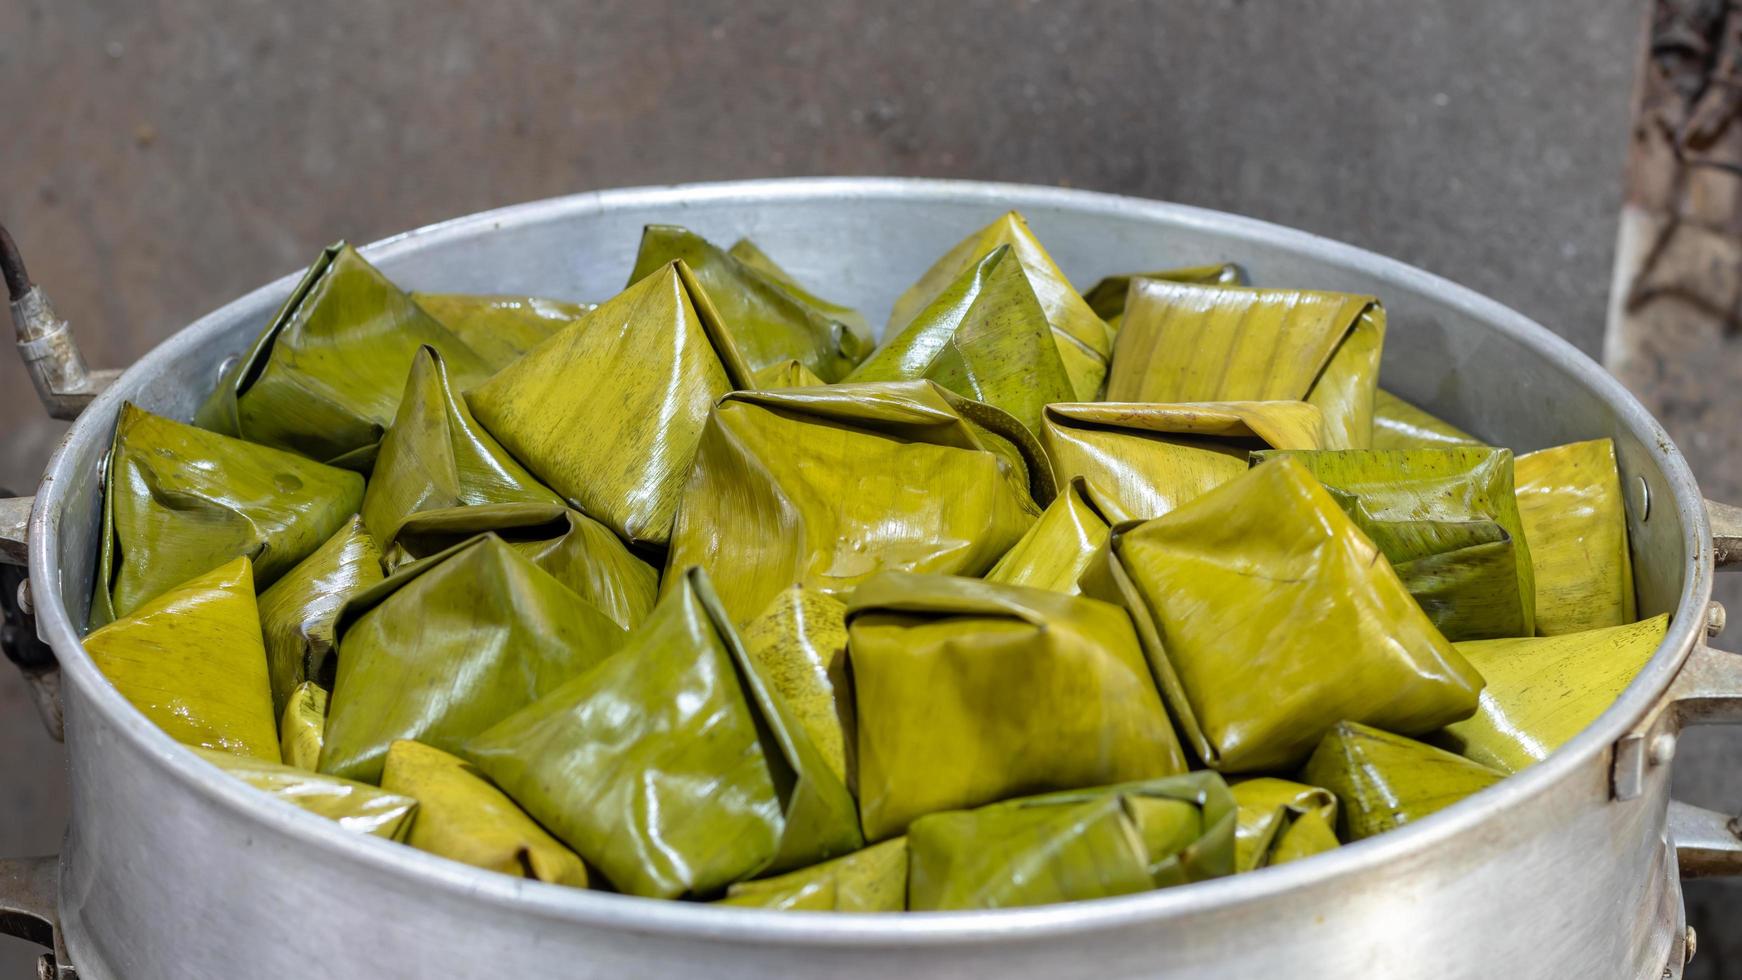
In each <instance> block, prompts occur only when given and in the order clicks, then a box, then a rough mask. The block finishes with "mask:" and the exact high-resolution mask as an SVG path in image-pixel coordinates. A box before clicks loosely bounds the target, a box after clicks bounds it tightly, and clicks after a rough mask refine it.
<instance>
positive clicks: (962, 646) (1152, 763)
mask: <svg viewBox="0 0 1742 980" xmlns="http://www.w3.org/2000/svg"><path fill="white" fill-rule="evenodd" d="M847 632H848V636H849V642H848V650H847V659H848V661H849V663H850V664H851V674H852V677H853V691H854V698H855V702H854V712H853V714H854V719H855V723H856V726H857V729H858V753H857V758H858V760H859V769H858V797H859V816H860V819H861V821H862V822H863V824H864V828H865V836H866V837H868V838H870V839H871V840H881V839H883V838H887V837H893V836H895V835H897V834H900V833H901V832H902V831H904V830H906V829H907V826H908V824H909V823H911V822H912V821H913V820H914V819H915V818H918V817H921V816H924V815H925V814H928V813H937V812H940V811H944V810H959V809H965V808H968V807H975V806H980V805H981V804H985V803H991V802H993V801H995V800H1001V799H1006V798H1009V797H1012V796H1024V795H1028V794H1031V793H1036V792H1045V791H1049V790H1066V789H1076V788H1080V787H1084V786H1101V785H1106V784H1109V783H1119V782H1127V781H1131V780H1139V779H1147V778H1151V777H1156V776H1166V775H1171V774H1173V773H1178V772H1184V771H1185V769H1186V764H1185V756H1184V753H1182V752H1181V751H1180V747H1179V741H1178V739H1176V738H1175V737H1174V733H1173V725H1172V724H1171V723H1170V722H1169V721H1168V717H1167V711H1166V709H1164V708H1163V707H1162V705H1161V697H1160V695H1159V694H1157V693H1156V690H1155V683H1154V681H1152V680H1151V679H1150V676H1149V668H1148V666H1147V665H1146V664H1145V663H1144V659H1143V651H1142V649H1141V648H1140V647H1139V646H1138V643H1137V637H1136V635H1135V634H1134V633H1133V632H1132V629H1131V622H1130V620H1129V619H1128V618H1127V617H1126V616H1125V615H1124V614H1123V613H1122V612H1121V611H1120V610H1119V608H1118V607H1117V606H1114V605H1111V604H1109V603H1105V602H1100V601H1097V600H1095V599H1085V598H1082V597H1080V596H1070V595H1063V594H1061V593H1057V592H1049V591H1046V590H1042V589H1028V588H1023V587H1021V586H1015V585H996V584H993V583H989V582H983V581H980V580H977V579H970V578H960V577H955V576H944V575H913V574H908V573H901V572H890V573H885V574H883V575H879V576H877V577H876V578H873V579H870V580H868V581H866V582H865V583H864V584H862V585H860V586H859V587H858V588H857V589H855V590H854V592H853V596H852V599H851V601H850V602H849V604H848V613H847Z"/></svg>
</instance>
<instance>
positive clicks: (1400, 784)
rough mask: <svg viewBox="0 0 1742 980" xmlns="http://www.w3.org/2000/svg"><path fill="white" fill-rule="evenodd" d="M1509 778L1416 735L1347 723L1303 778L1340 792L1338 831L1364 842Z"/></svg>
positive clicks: (1318, 752)
mask: <svg viewBox="0 0 1742 980" xmlns="http://www.w3.org/2000/svg"><path fill="white" fill-rule="evenodd" d="M1504 778H1506V777H1505V774H1504V773H1500V772H1496V771H1495V770H1493V769H1490V768H1488V767H1487V766H1482V765H1477V764H1476V763H1474V762H1471V761H1470V760H1469V759H1466V758H1464V757H1462V756H1458V755H1453V754H1452V753H1450V752H1446V751H1444V750H1442V749H1436V748H1434V747H1433V746H1431V745H1425V744H1423V743H1421V742H1417V741H1416V740H1415V739H1412V738H1404V737H1403V736H1401V735H1393V734H1392V733H1390V732H1386V731H1380V730H1379V729H1377V728H1371V727H1369V726H1367V725H1358V724H1355V723H1354V722H1343V723H1342V724H1339V725H1338V726H1336V727H1335V728H1333V729H1331V730H1330V731H1329V732H1327V733H1326V734H1325V738H1324V741H1322V742H1320V743H1319V746H1318V748H1317V749H1315V750H1314V751H1313V755H1312V758H1311V759H1310V760H1308V762H1307V764H1306V768H1305V769H1303V770H1302V771H1301V779H1302V780H1303V781H1304V782H1306V783H1309V784H1311V785H1313V786H1322V787H1324V788H1325V789H1328V790H1330V791H1331V792H1332V793H1335V794H1336V796H1337V802H1338V803H1339V804H1340V806H1341V810H1342V816H1341V818H1340V820H1339V823H1338V830H1339V832H1340V834H1341V835H1342V836H1343V838H1345V839H1347V840H1361V839H1363V838H1366V837H1372V836H1373V835H1374V834H1382V833H1384V832H1385V831H1387V830H1394V829H1396V828H1398V827H1401V826H1403V825H1404V824H1406V823H1410V822H1412V821H1415V820H1420V819H1421V818H1423V817H1425V816H1428V815H1429V814H1433V813H1438V812H1439V811H1441V810H1444V809H1445V808H1446V807H1448V806H1451V805H1452V804H1453V803H1456V802H1458V801H1459V800H1461V799H1463V798H1464V797H1466V796H1469V795H1470V794H1472V793H1475V792H1478V791H1480V790H1484V789H1487V788H1488V787H1490V786H1492V785H1494V784H1495V783H1497V782H1499V781H1500V780H1502V779H1504Z"/></svg>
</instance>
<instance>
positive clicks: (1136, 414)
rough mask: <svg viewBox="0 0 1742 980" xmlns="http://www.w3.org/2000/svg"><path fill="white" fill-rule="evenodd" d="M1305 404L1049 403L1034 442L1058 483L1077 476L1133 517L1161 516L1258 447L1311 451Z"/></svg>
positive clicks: (1311, 418)
mask: <svg viewBox="0 0 1742 980" xmlns="http://www.w3.org/2000/svg"><path fill="white" fill-rule="evenodd" d="M1323 439H1324V432H1323V416H1321V415H1320V413H1319V410H1318V409H1317V408H1314V407H1313V406H1311V405H1308V404H1307V403H1305V402H1199V403H1196V404H1191V403H1187V404H1177V405H1151V404H1143V403H1120V402H1082V403H1078V404H1061V405H1048V406H1047V408H1046V424H1045V425H1044V426H1043V427H1042V428H1041V444H1042V445H1043V446H1045V447H1046V452H1047V456H1048V457H1049V458H1050V459H1051V460H1052V468H1053V477H1054V479H1056V480H1057V481H1058V482H1059V484H1060V485H1061V486H1062V485H1063V484H1064V483H1065V482H1067V481H1068V480H1070V479H1071V478H1072V477H1077V476H1083V477H1087V478H1088V479H1089V482H1090V483H1093V484H1094V485H1095V486H1096V487H1098V488H1101V489H1103V490H1105V491H1106V492H1107V493H1108V494H1109V495H1110V497H1111V499H1112V502H1113V503H1114V504H1115V505H1116V506H1118V507H1119V508H1120V509H1121V510H1123V511H1124V512H1125V513H1127V514H1129V515H1131V516H1132V517H1135V518H1150V517H1160V516H1161V515H1162V514H1165V513H1167V512H1168V511H1170V510H1173V509H1174V508H1175V507H1178V506H1179V505H1180V504H1183V503H1185V502H1186V501H1188V500H1192V499H1194V498H1196V497H1199V496H1201V495H1202V494H1204V493H1205V492H1206V491H1208V490H1210V489H1212V488H1214V487H1218V486H1220V485H1222V484H1224V483H1226V482H1228V481H1229V480H1232V479H1233V478H1234V477H1236V476H1239V475H1240V474H1242V473H1244V472H1246V470H1247V468H1248V465H1249V464H1248V463H1247V456H1248V454H1250V453H1251V452H1253V451H1255V450H1261V449H1317V448H1319V446H1321V445H1322V444H1323Z"/></svg>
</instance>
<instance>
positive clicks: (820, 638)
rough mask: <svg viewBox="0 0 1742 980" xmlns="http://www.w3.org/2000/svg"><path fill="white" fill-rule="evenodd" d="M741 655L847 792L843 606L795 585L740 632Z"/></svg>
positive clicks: (848, 722) (847, 702) (847, 716)
mask: <svg viewBox="0 0 1742 980" xmlns="http://www.w3.org/2000/svg"><path fill="white" fill-rule="evenodd" d="M743 639H744V652H745V653H747V654H749V656H750V659H751V660H752V661H754V662H755V664H756V671H757V673H758V674H760V675H762V676H763V677H764V678H766V679H767V681H768V685H769V687H771V688H772V689H773V690H774V693H775V694H776V695H777V696H779V697H780V699H781V700H782V701H784V702H786V706H787V709H788V710H790V711H791V712H792V716H793V718H794V719H795V720H797V721H798V723H799V724H800V725H801V726H803V727H804V730H805V734H807V735H809V736H810V739H811V744H813V745H815V746H816V747H817V751H818V752H819V753H821V754H822V757H823V761H824V762H826V763H827V764H828V767H829V771H830V772H832V773H834V774H835V776H836V778H838V779H840V780H841V781H842V782H843V783H845V784H846V785H848V786H851V785H853V782H852V780H851V779H850V778H849V775H848V757H849V753H848V746H847V734H846V733H847V732H848V731H850V730H851V717H852V701H851V699H850V698H849V697H847V696H846V694H845V693H844V692H845V691H846V681H847V678H846V670H847V662H846V655H847V605H846V603H844V602H842V601H841V600H839V599H837V598H835V597H834V596H832V595H825V594H823V593H821V592H817V591H815V590H812V589H807V588H805V587H804V586H801V585H795V586H793V587H792V588H790V589H787V590H785V591H783V592H781V593H780V594H779V595H777V596H775V597H774V601H773V602H772V603H770V604H769V606H768V608H767V609H764V610H763V611H762V614H761V615H760V616H757V617H756V618H755V619H753V620H751V621H750V623H749V625H747V626H745V627H744V635H743Z"/></svg>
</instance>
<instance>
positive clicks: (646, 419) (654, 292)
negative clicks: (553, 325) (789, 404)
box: [466, 262, 752, 546]
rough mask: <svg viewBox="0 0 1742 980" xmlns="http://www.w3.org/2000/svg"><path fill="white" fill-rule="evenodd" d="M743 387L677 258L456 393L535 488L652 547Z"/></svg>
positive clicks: (722, 335)
mask: <svg viewBox="0 0 1742 980" xmlns="http://www.w3.org/2000/svg"><path fill="white" fill-rule="evenodd" d="M751 384H752V382H751V376H750V369H749V367H747V366H746V365H745V363H744V360H743V358H742V357H740V356H739V354H738V351H737V348H735V347H734V346H733V345H732V339H731V336H730V335H729V334H728V333H727V330H726V328H725V327H724V326H723V325H722V324H721V320H720V315H719V314H718V313H717V312H716V311H715V310H714V305H713V303H712V302H710V301H709V300H708V297H707V295H706V294H705V293H703V292H702V290H701V287H700V286H699V285H697V283H696V279H695V274H694V273H692V272H691V271H690V269H689V267H688V266H686V265H684V263H682V262H675V263H672V264H670V265H666V266H664V267H662V268H660V269H657V270H655V271H654V272H652V273H650V274H648V275H647V276H646V277H644V278H643V279H641V280H640V281H639V282H637V283H635V284H634V285H633V286H630V287H629V288H628V289H625V290H624V291H623V292H621V293H619V294H617V295H616V296H614V297H612V298H611V299H610V300H608V301H606V302H605V303H602V304H600V306H599V308H598V309H596V310H594V311H593V312H591V313H589V314H587V315H586V316H584V317H582V318H581V319H579V320H577V321H575V322H574V323H572V324H570V325H569V326H567V327H565V328H563V330H562V332H561V333H558V334H557V335H556V336H555V337H552V338H551V339H550V340H549V341H548V342H546V343H544V344H541V345H539V347H538V349H537V350H535V351H533V352H531V353H529V354H528V355H527V356H525V357H522V358H520V359H519V360H517V361H515V362H514V363H513V364H510V365H509V366H508V367H506V368H503V369H502V370H501V371H500V372H498V373H497V374H496V375H495V376H494V377H492V378H491V379H490V380H489V381H487V382H485V383H484V384H482V385H480V386H479V387H477V388H475V389H472V390H470V391H468V392H467V394H466V401H467V404H468V405H469V406H470V407H471V409H472V414H473V415H474V416H476V418H477V419H478V421H479V423H481V424H482V425H483V426H484V429H485V430H486V431H488V432H489V433H490V434H491V435H492V436H495V437H496V439H497V441H499V442H500V443H501V444H502V445H503V447H505V448H506V449H507V450H508V451H509V452H510V453H511V454H512V455H513V457H514V458H515V459H517V460H519V461H520V462H522V463H524V464H525V465H526V468H527V469H529V470H531V471H532V473H533V474H534V475H535V476H537V477H538V478H539V479H540V480H542V481H543V482H544V484H545V485H546V486H548V487H550V488H551V489H552V490H555V491H556V492H558V493H560V494H562V495H563V496H564V497H566V498H567V499H568V500H569V501H571V502H572V503H574V504H575V505H576V506H578V507H579V508H580V509H581V511H582V512H583V513H585V514H587V515H588V516H589V517H594V518H597V519H598V520H601V521H604V522H605V523H606V524H607V525H609V526H610V527H611V529H612V530H614V531H616V532H617V533H618V534H619V535H621V536H622V537H623V538H624V539H625V540H627V541H628V542H630V543H631V544H636V545H643V546H659V545H663V544H665V542H666V539H667V537H668V536H669V535H670V533H671V519H672V514H673V513H674V512H675V511H676V510H677V502H678V496H679V494H680V493H681V491H682V490H683V484H684V479H685V478H686V477H687V476H688V474H689V471H690V463H691V461H692V460H693V459H694V458H695V453H696V444H697V442H698V441H699V440H700V439H701V435H702V426H703V425H704V424H705V423H706V422H707V420H708V412H709V410H710V409H711V408H713V405H714V403H715V402H716V401H718V400H719V399H720V396H722V395H724V394H726V393H727V392H729V391H736V390H738V389H741V388H748V387H750V386H751Z"/></svg>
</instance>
